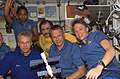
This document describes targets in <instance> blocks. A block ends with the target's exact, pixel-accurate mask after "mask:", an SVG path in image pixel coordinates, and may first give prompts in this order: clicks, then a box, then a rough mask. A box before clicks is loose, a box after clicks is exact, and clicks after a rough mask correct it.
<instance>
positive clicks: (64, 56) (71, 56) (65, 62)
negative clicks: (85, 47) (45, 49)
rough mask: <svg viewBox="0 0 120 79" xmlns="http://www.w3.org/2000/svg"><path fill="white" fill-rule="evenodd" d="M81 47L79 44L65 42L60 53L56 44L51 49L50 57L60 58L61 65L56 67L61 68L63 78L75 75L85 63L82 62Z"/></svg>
mask: <svg viewBox="0 0 120 79" xmlns="http://www.w3.org/2000/svg"><path fill="white" fill-rule="evenodd" d="M80 52H81V51H80V47H79V46H78V45H77V44H74V43H71V42H69V41H68V40H65V43H64V46H63V48H62V49H61V50H60V51H59V50H58V49H57V47H56V45H55V44H53V45H52V46H51V48H50V52H49V56H50V57H54V56H59V57H60V58H59V64H57V65H56V67H58V68H61V69H62V70H61V76H63V77H67V76H69V75H71V74H73V73H74V72H75V71H76V70H77V68H78V67H79V66H83V65H84V63H83V61H82V60H81V55H80Z"/></svg>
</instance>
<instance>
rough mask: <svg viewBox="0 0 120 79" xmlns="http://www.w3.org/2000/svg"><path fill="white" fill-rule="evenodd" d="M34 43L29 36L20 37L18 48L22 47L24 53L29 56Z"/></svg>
mask: <svg viewBox="0 0 120 79" xmlns="http://www.w3.org/2000/svg"><path fill="white" fill-rule="evenodd" d="M31 45H32V41H31V38H30V37H28V36H20V37H19V39H18V46H19V47H20V49H21V51H22V53H23V54H24V55H25V56H28V55H29V53H30V51H31Z"/></svg>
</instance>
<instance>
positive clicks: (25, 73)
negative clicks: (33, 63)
mask: <svg viewBox="0 0 120 79" xmlns="http://www.w3.org/2000/svg"><path fill="white" fill-rule="evenodd" d="M40 58H41V56H40V53H38V52H36V51H34V50H33V49H32V50H31V52H30V54H29V55H28V56H24V55H23V53H21V51H20V49H19V48H17V49H16V50H15V51H13V52H9V53H7V54H6V55H5V57H4V58H3V60H2V61H1V63H0V75H5V74H6V73H7V71H8V70H9V69H10V70H11V79H38V76H37V71H38V70H39V69H38V68H37V69H31V67H30V60H34V59H40Z"/></svg>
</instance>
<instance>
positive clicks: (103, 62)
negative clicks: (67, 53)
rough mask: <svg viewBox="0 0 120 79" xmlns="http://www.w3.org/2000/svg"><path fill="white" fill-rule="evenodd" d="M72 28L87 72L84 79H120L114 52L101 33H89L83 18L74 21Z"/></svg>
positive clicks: (88, 27)
mask: <svg viewBox="0 0 120 79" xmlns="http://www.w3.org/2000/svg"><path fill="white" fill-rule="evenodd" d="M72 28H73V31H74V33H75V35H76V37H77V38H78V39H79V40H80V41H81V50H82V53H81V57H82V59H83V61H84V62H85V64H86V68H87V70H88V72H87V74H86V79H120V69H119V68H118V65H117V64H118V63H117V60H116V58H115V50H114V48H113V46H112V45H111V43H110V42H109V39H108V37H107V36H106V35H105V34H104V33H103V32H101V31H94V32H91V28H90V26H89V25H88V24H87V22H85V21H84V18H81V19H75V20H73V22H72Z"/></svg>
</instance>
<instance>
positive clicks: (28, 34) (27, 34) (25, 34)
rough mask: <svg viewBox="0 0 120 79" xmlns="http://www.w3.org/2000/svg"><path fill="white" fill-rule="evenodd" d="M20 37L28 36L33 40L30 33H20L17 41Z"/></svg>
mask: <svg viewBox="0 0 120 79" xmlns="http://www.w3.org/2000/svg"><path fill="white" fill-rule="evenodd" d="M20 36H26V37H30V38H31V39H32V34H31V32H29V31H21V32H19V33H18V36H17V40H18V39H19V37H20Z"/></svg>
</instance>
